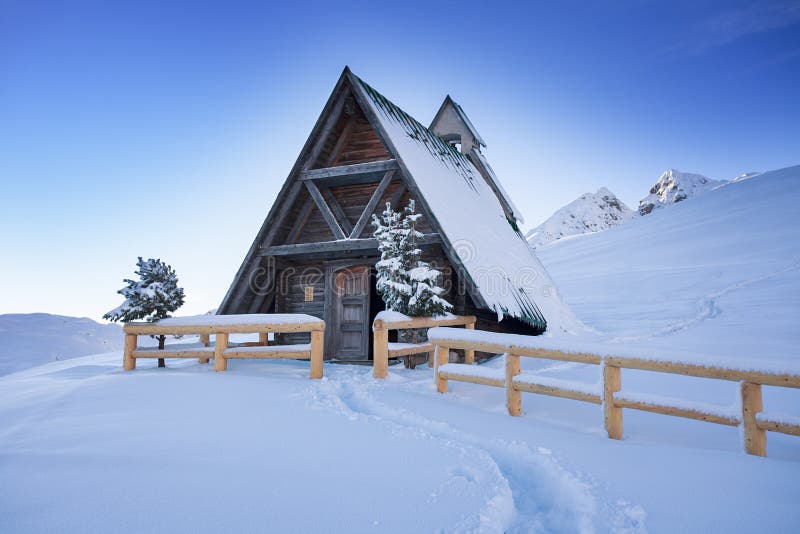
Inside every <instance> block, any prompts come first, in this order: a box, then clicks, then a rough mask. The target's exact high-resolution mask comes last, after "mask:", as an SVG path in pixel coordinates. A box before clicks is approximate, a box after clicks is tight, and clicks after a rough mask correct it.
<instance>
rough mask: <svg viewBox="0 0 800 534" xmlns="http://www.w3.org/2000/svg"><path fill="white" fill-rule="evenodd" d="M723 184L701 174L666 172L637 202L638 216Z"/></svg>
mask: <svg viewBox="0 0 800 534" xmlns="http://www.w3.org/2000/svg"><path fill="white" fill-rule="evenodd" d="M724 183H725V182H724V181H723V180H712V179H711V178H707V177H705V176H703V175H702V174H691V173H688V172H680V171H676V170H675V169H669V170H666V171H664V173H663V174H662V175H661V176H660V177H659V178H658V181H657V182H656V183H655V185H654V186H653V187H651V188H650V194H649V195H647V196H646V197H644V198H643V199H642V200H640V201H639V214H640V215H647V214H648V213H650V212H652V211H653V210H654V209H658V208H663V207H664V206H668V205H670V204H675V203H677V202H681V201H683V200H686V199H688V198H692V197H695V196H697V195H700V194H702V193H705V192H706V191H710V190H712V189H714V188H715V187H718V186H720V185H722V184H724Z"/></svg>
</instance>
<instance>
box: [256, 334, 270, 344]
mask: <svg viewBox="0 0 800 534" xmlns="http://www.w3.org/2000/svg"><path fill="white" fill-rule="evenodd" d="M258 344H259V345H263V346H265V347H266V346H267V345H269V334H268V333H267V332H259V333H258Z"/></svg>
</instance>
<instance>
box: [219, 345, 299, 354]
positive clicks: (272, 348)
mask: <svg viewBox="0 0 800 534" xmlns="http://www.w3.org/2000/svg"><path fill="white" fill-rule="evenodd" d="M230 350H233V351H236V352H306V351H309V350H311V344H310V343H296V344H294V345H259V346H256V347H235V346H234V347H231V348H230Z"/></svg>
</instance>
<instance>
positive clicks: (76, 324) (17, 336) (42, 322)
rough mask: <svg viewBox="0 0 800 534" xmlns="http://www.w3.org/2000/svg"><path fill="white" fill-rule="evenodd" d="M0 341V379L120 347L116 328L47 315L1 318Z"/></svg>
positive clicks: (12, 315) (77, 318)
mask: <svg viewBox="0 0 800 534" xmlns="http://www.w3.org/2000/svg"><path fill="white" fill-rule="evenodd" d="M0 339H2V342H0V376H2V375H6V374H9V373H13V372H15V371H21V370H23V369H27V368H29V367H34V366H37V365H41V364H43V363H47V362H50V361H54V360H63V359H67V358H75V357H76V356H85V355H87V354H95V353H98V352H105V351H109V350H113V349H121V348H122V344H123V335H122V329H121V328H120V327H119V326H118V325H114V324H100V323H97V322H95V321H92V320H91V319H88V318H85V317H83V318H79V317H66V316H63V315H51V314H48V313H28V314H21V313H19V314H16V313H15V314H6V315H0Z"/></svg>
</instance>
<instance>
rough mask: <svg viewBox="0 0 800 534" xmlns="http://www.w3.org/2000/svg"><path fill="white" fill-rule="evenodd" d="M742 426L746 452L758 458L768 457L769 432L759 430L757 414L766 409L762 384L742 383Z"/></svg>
mask: <svg viewBox="0 0 800 534" xmlns="http://www.w3.org/2000/svg"><path fill="white" fill-rule="evenodd" d="M741 392H742V425H743V426H744V450H745V452H747V454H755V455H756V456H766V455H767V432H766V430H762V429H760V428H758V424H757V423H756V414H757V413H758V412H760V411H761V410H763V409H764V403H763V401H762V398H761V384H754V383H752V382H742V385H741Z"/></svg>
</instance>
